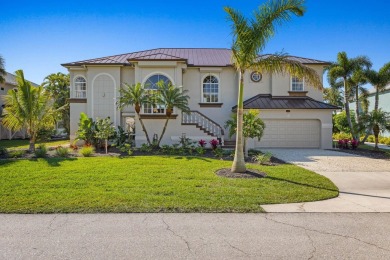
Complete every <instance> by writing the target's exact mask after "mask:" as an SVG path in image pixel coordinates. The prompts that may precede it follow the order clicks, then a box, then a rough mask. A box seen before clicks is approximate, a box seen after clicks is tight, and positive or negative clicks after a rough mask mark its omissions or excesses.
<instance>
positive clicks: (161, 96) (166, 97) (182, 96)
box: [152, 81, 190, 147]
mask: <svg viewBox="0 0 390 260" xmlns="http://www.w3.org/2000/svg"><path fill="white" fill-rule="evenodd" d="M157 85H158V89H157V92H156V93H155V94H154V96H153V101H152V103H154V104H157V105H160V106H163V107H165V115H166V120H165V124H164V128H163V130H162V133H161V135H160V138H159V139H158V142H157V147H159V146H160V142H161V140H162V138H163V136H164V134H165V131H166V130H167V126H168V121H169V119H170V118H171V115H172V113H173V109H175V108H177V109H180V110H181V111H182V112H183V113H188V112H190V108H189V107H188V100H189V99H190V97H189V96H188V95H186V93H187V92H188V90H183V88H182V87H175V86H173V85H171V84H167V83H165V82H163V81H160V82H158V83H157Z"/></svg>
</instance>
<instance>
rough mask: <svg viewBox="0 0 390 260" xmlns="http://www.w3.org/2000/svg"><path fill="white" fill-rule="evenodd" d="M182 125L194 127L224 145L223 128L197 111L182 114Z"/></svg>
mask: <svg viewBox="0 0 390 260" xmlns="http://www.w3.org/2000/svg"><path fill="white" fill-rule="evenodd" d="M181 118H182V119H181V124H182V125H194V126H196V127H197V128H199V129H200V130H202V131H203V132H204V133H206V134H207V135H209V136H213V137H216V138H217V139H218V140H219V143H220V145H222V146H223V145H224V138H223V136H224V131H223V128H222V127H221V126H220V125H219V124H218V123H216V122H215V121H213V120H211V119H210V118H208V117H207V116H205V115H204V114H202V113H200V112H199V111H190V112H189V113H182V117H181Z"/></svg>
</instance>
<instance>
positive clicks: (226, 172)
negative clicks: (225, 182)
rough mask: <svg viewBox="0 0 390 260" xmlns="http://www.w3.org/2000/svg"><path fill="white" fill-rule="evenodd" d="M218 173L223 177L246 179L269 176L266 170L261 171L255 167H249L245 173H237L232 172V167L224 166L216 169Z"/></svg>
mask: <svg viewBox="0 0 390 260" xmlns="http://www.w3.org/2000/svg"><path fill="white" fill-rule="evenodd" d="M216 174H217V175H218V176H221V177H226V178H244V179H249V178H264V177H265V176H267V175H266V174H265V172H261V171H258V170H255V169H247V170H246V172H244V173H235V172H232V171H231V169H230V168H223V169H220V170H218V171H216Z"/></svg>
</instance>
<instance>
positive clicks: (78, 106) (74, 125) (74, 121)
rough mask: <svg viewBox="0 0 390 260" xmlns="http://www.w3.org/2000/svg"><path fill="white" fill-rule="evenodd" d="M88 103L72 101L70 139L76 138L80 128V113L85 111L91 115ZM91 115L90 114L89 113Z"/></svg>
mask: <svg viewBox="0 0 390 260" xmlns="http://www.w3.org/2000/svg"><path fill="white" fill-rule="evenodd" d="M86 111H87V104H86V103H71V104H70V136H69V137H70V140H75V138H76V131H77V129H78V128H79V126H78V124H79V119H80V113H81V112H84V113H86V114H87V115H89V114H88V113H87V112H86ZM89 116H90V115H89Z"/></svg>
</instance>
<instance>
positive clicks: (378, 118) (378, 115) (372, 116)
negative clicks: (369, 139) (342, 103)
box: [362, 109, 390, 149]
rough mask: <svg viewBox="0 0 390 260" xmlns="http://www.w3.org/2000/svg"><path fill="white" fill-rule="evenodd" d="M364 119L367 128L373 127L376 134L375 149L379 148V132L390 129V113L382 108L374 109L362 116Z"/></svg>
mask: <svg viewBox="0 0 390 260" xmlns="http://www.w3.org/2000/svg"><path fill="white" fill-rule="evenodd" d="M362 121H363V123H364V125H365V127H366V128H367V129H372V131H373V133H374V136H375V149H378V142H379V132H380V131H385V130H390V114H389V113H387V112H384V111H382V109H378V110H375V109H374V110H373V111H372V112H370V113H368V114H366V115H364V116H362Z"/></svg>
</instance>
